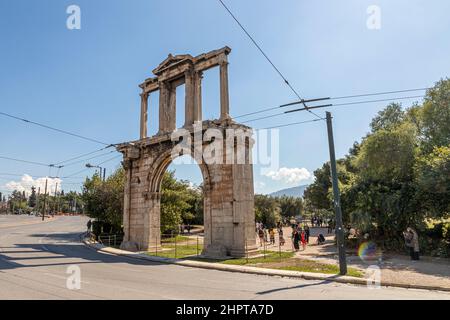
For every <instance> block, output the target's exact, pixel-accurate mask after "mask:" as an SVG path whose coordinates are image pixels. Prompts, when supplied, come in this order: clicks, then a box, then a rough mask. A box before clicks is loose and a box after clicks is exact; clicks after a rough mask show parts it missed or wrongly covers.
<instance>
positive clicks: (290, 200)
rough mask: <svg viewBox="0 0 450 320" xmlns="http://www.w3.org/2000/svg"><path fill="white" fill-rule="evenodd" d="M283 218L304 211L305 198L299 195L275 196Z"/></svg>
mask: <svg viewBox="0 0 450 320" xmlns="http://www.w3.org/2000/svg"><path fill="white" fill-rule="evenodd" d="M275 201H276V202H277V203H278V205H279V208H280V214H281V216H282V217H283V218H290V217H295V216H298V215H301V214H302V212H303V200H302V198H297V197H288V196H282V197H277V198H275Z"/></svg>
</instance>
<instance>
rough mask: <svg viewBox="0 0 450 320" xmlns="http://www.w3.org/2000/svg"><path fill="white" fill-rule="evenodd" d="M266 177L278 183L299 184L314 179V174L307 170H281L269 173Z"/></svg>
mask: <svg viewBox="0 0 450 320" xmlns="http://www.w3.org/2000/svg"><path fill="white" fill-rule="evenodd" d="M264 175H265V176H266V177H269V178H271V179H272V180H276V181H283V182H286V183H291V184H294V183H299V182H300V181H303V180H308V179H311V178H312V174H311V173H310V172H309V171H308V170H307V169H305V168H285V167H283V168H280V169H278V170H277V171H269V172H267V173H265V174H264Z"/></svg>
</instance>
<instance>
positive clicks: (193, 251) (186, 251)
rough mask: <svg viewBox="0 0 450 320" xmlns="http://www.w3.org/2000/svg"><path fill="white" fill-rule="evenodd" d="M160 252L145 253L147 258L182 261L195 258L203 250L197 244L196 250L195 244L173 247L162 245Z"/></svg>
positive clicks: (201, 246) (200, 245)
mask: <svg viewBox="0 0 450 320" xmlns="http://www.w3.org/2000/svg"><path fill="white" fill-rule="evenodd" d="M162 249H163V250H161V251H157V252H156V251H152V252H147V254H148V255H149V256H157V257H164V258H174V259H183V258H186V257H189V256H195V255H197V254H201V252H202V250H203V245H202V244H199V245H198V248H197V244H189V245H186V244H182V243H181V244H177V246H176V248H175V245H164V244H163V245H162Z"/></svg>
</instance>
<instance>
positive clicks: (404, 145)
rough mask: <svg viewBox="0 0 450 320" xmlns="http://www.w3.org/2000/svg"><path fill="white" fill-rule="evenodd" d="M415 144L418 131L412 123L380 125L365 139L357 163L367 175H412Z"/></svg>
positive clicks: (392, 177)
mask: <svg viewBox="0 0 450 320" xmlns="http://www.w3.org/2000/svg"><path fill="white" fill-rule="evenodd" d="M416 146H417V134H416V131H415V128H414V126H413V125H411V124H410V123H403V124H401V125H398V126H397V127H395V128H393V129H391V130H387V129H379V130H378V131H376V132H375V133H373V134H371V135H369V136H368V137H366V139H365V140H364V141H363V144H362V145H361V148H360V152H359V154H358V156H357V157H356V158H355V162H354V164H355V166H356V167H357V169H358V170H359V172H360V174H362V175H363V176H364V177H365V178H367V179H373V180H385V181H392V180H397V181H398V180H399V179H400V180H404V179H409V178H410V177H411V176H412V167H413V164H414V161H415V155H416Z"/></svg>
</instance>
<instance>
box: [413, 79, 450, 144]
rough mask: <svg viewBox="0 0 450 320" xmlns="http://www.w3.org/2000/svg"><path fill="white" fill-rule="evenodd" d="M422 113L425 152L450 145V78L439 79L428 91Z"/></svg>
mask: <svg viewBox="0 0 450 320" xmlns="http://www.w3.org/2000/svg"><path fill="white" fill-rule="evenodd" d="M420 113H421V114H420V118H421V123H422V125H421V129H422V132H421V134H422V136H423V139H422V141H421V142H422V144H423V146H422V150H423V152H424V153H430V152H433V149H434V147H445V146H450V79H446V80H441V81H439V82H438V83H437V84H436V86H434V88H432V89H430V90H429V91H428V92H427V95H426V97H425V102H424V104H423V107H422V108H421V112H420Z"/></svg>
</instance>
